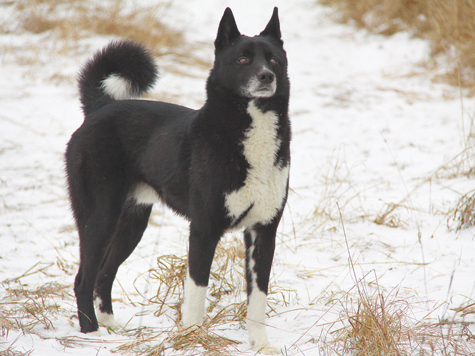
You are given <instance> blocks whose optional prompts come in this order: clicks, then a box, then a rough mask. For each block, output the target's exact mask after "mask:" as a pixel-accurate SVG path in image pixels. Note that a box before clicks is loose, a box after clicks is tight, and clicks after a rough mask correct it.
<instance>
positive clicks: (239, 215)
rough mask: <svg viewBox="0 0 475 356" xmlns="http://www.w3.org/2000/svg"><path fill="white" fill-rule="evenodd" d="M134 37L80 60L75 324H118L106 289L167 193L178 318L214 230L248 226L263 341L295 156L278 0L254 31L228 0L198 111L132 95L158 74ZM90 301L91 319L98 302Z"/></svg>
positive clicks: (264, 342)
mask: <svg viewBox="0 0 475 356" xmlns="http://www.w3.org/2000/svg"><path fill="white" fill-rule="evenodd" d="M157 74H158V71H157V68H156V66H155V64H154V60H153V58H152V57H151V55H150V54H149V52H148V51H147V50H146V49H145V48H144V47H143V46H142V45H140V44H137V43H135V42H132V41H128V40H124V41H119V42H113V43H111V44H110V45H109V46H107V47H106V48H105V49H103V50H102V51H100V52H98V53H97V54H96V55H95V56H94V58H93V59H92V60H90V61H89V62H88V63H87V64H86V65H85V67H84V68H83V70H82V72H81V74H80V78H79V87H80V97H81V103H82V108H83V111H84V115H85V120H84V123H83V124H82V126H81V127H80V128H79V129H78V130H77V131H76V132H75V133H74V134H73V135H72V138H71V140H70V141H69V144H68V147H67V151H66V168H67V177H68V184H69V193H70V199H71V205H72V209H73V212H74V217H75V219H76V223H77V227H78V231H79V237H80V266H79V272H78V274H77V276H76V281H75V287H74V290H75V293H76V298H77V306H78V316H79V323H80V325H81V331H82V332H84V333H91V332H97V331H98V321H99V322H100V323H101V324H104V325H106V326H111V327H116V326H117V324H116V322H115V321H114V317H113V313H112V302H111V288H112V283H113V281H114V278H115V275H116V273H117V269H118V268H119V266H120V264H121V263H122V262H123V261H125V259H126V258H127V257H128V256H129V255H130V254H131V253H132V251H133V250H134V248H135V247H136V246H137V244H138V243H139V241H140V239H141V237H142V234H143V232H144V230H145V228H146V226H147V223H148V219H149V216H150V212H151V210H152V204H153V203H154V202H158V201H162V202H164V203H166V204H167V205H168V206H169V207H171V208H172V209H173V210H174V211H175V212H177V213H178V214H180V215H182V216H184V217H186V218H187V219H188V220H189V221H190V240H189V256H188V274H187V278H186V282H185V296H184V306H183V325H184V326H185V327H186V326H192V325H199V324H200V323H201V322H202V319H203V317H204V314H205V297H206V289H207V288H206V287H207V285H208V279H209V274H210V267H211V263H212V260H213V256H214V252H215V248H216V245H217V243H218V241H219V240H220V237H221V236H222V235H223V234H224V233H225V232H226V231H229V230H231V229H238V228H241V227H243V228H244V239H245V245H246V250H247V251H246V252H247V254H246V279H247V286H248V287H247V293H248V309H247V325H248V330H249V338H250V342H251V345H252V347H253V348H254V349H255V350H260V351H262V352H264V353H275V352H276V351H277V350H276V349H275V348H272V347H271V346H270V345H269V340H268V337H267V332H266V329H265V325H264V318H265V310H266V295H267V288H268V284H269V274H270V270H271V265H272V259H273V255H274V247H275V236H276V230H277V226H278V224H279V221H280V218H281V216H282V211H283V209H284V205H285V203H286V199H287V191H288V181H289V167H290V121H289V117H288V105H289V79H288V77H287V58H286V53H285V51H284V49H283V43H282V40H281V33H280V24H279V18H278V13H277V8H275V9H274V13H273V15H272V18H271V20H270V21H269V23H268V24H267V26H266V28H265V29H264V31H262V32H261V33H260V34H259V35H258V36H255V37H247V36H244V35H241V34H240V32H239V30H238V28H237V26H236V22H235V20H234V16H233V14H232V12H231V10H230V9H229V8H227V9H226V11H225V12H224V15H223V18H222V19H221V22H220V25H219V30H218V34H217V38H216V41H215V62H214V68H213V69H212V70H211V72H210V75H209V78H208V81H207V86H206V90H207V100H206V102H205V104H204V106H203V107H202V108H201V109H200V110H192V109H189V108H186V107H182V106H178V105H173V104H169V103H163V102H155V101H146V100H132V98H133V97H138V96H140V95H141V94H143V93H144V92H146V91H147V90H148V89H150V87H151V86H152V85H153V84H154V82H155V81H156V79H157ZM94 304H96V307H97V308H98V310H97V318H96V313H95V311H94V309H95V308H94Z"/></svg>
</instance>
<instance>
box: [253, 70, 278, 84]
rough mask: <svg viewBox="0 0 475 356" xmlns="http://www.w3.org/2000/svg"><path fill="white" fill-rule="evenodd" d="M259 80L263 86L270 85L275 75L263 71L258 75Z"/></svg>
mask: <svg viewBox="0 0 475 356" xmlns="http://www.w3.org/2000/svg"><path fill="white" fill-rule="evenodd" d="M257 79H259V81H260V82H261V83H263V84H270V83H272V82H273V81H274V79H275V75H274V73H272V72H271V71H268V70H263V71H260V72H259V73H257Z"/></svg>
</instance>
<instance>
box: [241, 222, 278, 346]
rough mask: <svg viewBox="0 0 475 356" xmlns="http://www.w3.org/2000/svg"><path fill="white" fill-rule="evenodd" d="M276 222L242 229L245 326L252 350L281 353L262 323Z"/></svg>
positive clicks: (263, 321) (272, 255)
mask: <svg viewBox="0 0 475 356" xmlns="http://www.w3.org/2000/svg"><path fill="white" fill-rule="evenodd" d="M277 225H278V221H277V222H274V223H272V224H271V225H268V226H261V225H259V226H256V227H254V228H252V229H246V230H245V231H244V239H245V243H246V280H247V329H248V332H249V341H250V343H251V346H252V348H253V350H255V351H258V352H261V353H264V354H268V355H274V354H280V351H279V349H277V348H275V347H273V346H271V345H270V342H269V338H268V336H267V330H266V326H265V316H266V307H267V289H268V286H269V275H270V270H271V267H272V260H273V258H274V249H275V235H276V231H277Z"/></svg>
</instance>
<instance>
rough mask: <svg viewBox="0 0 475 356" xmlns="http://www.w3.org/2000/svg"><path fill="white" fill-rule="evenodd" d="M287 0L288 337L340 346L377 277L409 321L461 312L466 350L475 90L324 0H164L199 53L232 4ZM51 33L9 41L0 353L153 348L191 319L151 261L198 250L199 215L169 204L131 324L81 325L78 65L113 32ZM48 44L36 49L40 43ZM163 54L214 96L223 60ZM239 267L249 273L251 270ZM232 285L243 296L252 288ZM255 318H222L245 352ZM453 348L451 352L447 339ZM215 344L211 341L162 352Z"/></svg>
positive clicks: (259, 11) (179, 75)
mask: <svg viewBox="0 0 475 356" xmlns="http://www.w3.org/2000/svg"><path fill="white" fill-rule="evenodd" d="M274 5H277V6H279V12H280V19H281V29H282V34H283V40H284V43H285V49H286V51H287V53H288V58H289V76H290V80H291V121H292V128H293V141H292V169H291V183H290V187H291V192H290V196H289V201H288V204H287V207H286V210H285V214H284V217H283V220H282V222H281V225H280V228H279V235H278V245H277V249H276V257H275V263H274V267H273V272H272V281H271V294H270V297H271V298H270V299H271V301H270V306H269V318H268V319H267V322H268V324H269V328H268V332H269V337H270V340H271V342H272V343H273V344H274V345H275V346H276V347H279V348H281V349H282V350H283V351H282V352H283V354H284V355H323V354H332V352H331V350H330V348H329V345H332V340H333V339H334V338H335V337H336V335H339V334H338V330H340V329H341V328H342V327H346V326H348V322H347V319H348V314H351V312H352V311H354V310H355V309H356V306H355V305H356V304H354V303H357V300H358V298H360V297H361V294H360V292H361V290H363V291H364V292H365V293H366V295H367V296H369V297H371V296H373V295H377V296H384V297H385V298H386V299H387V300H389V301H392V302H394V305H402V309H404V311H405V313H406V314H407V318H408V323H409V327H414V328H417V327H420V326H421V325H423V324H424V325H425V324H427V325H429V324H436V323H437V322H442V324H444V323H445V325H446V326H444V327H442V326H440V327H439V329H438V330H439V332H440V333H441V334H442V338H436V339H435V340H436V341H434V344H437V343H441V342H442V343H443V342H450V340H451V337H452V336H451V335H452V334H453V335H455V336H453V337H454V338H456V336H457V335H458V337H459V339H460V340H459V339H457V340H459V341H460V342H461V343H462V345H463V347H464V350H465V351H464V354H466V350H469V351H470V350H471V352H472V353H475V340H474V339H473V336H471V335H472V333H475V324H474V323H475V310H474V308H473V306H472V308H471V309H470V308H468V307H467V306H470V304H473V303H474V299H475V290H474V289H475V280H474V271H475V246H474V245H475V241H474V237H475V228H469V229H462V230H459V231H457V230H456V227H457V222H456V221H453V219H450V216H451V215H452V214H453V210H454V208H455V207H456V205H457V202H458V201H459V199H460V198H461V197H462V196H463V195H464V194H467V193H470V192H472V194H473V190H474V188H475V187H474V182H473V173H472V176H471V178H467V175H466V174H465V173H466V172H467V171H468V170H469V169H470V168H472V169H473V167H474V164H473V162H474V158H473V157H474V154H475V152H474V136H473V132H474V126H473V125H474V121H473V119H474V116H475V100H474V98H467V97H464V96H463V93H462V94H461V92H460V91H459V89H458V88H453V87H449V86H447V85H445V84H442V83H437V82H435V81H433V80H432V79H433V78H434V77H435V75H436V74H437V71H436V70H433V71H429V70H428V69H427V60H428V53H429V47H428V44H427V43H426V42H424V41H422V40H418V39H412V38H410V36H409V35H407V34H397V35H394V36H392V37H381V36H375V35H371V34H368V33H367V32H365V31H360V30H356V29H355V28H353V27H351V26H346V25H341V24H336V23H335V22H334V21H333V20H332V18H331V14H332V12H331V10H330V9H328V8H325V7H321V6H319V5H316V4H315V2H313V1H303V0H291V1H288V0H286V1H284V0H281V1H280V0H279V1H277V0H276V1H273V2H270V1H259V2H257V1H248V0H245V1H243V0H239V1H237V0H236V1H224V0H212V1H204V0H198V1H196V0H194V1H191V0H186V1H181V2H179V1H172V2H171V3H170V6H169V7H168V8H167V10H166V13H165V15H166V19H167V20H166V21H167V22H168V23H170V24H172V25H174V26H176V27H178V28H180V29H182V30H183V31H184V34H185V37H186V39H187V41H189V42H193V41H200V42H202V43H203V45H202V46H201V48H200V49H199V51H198V52H199V53H198V55H200V56H201V57H202V58H204V59H206V60H208V61H209V62H211V60H212V56H213V47H212V44H213V41H214V37H215V34H216V31H217V26H218V23H219V20H220V19H221V16H222V13H223V11H224V8H225V7H226V6H230V7H231V8H232V10H233V12H234V15H235V17H236V21H237V24H238V27H239V29H240V31H241V32H242V33H244V34H247V35H254V34H257V33H259V32H260V31H261V30H262V29H263V28H264V26H265V24H266V23H267V21H268V20H269V18H270V16H271V13H272V8H273V6H274ZM7 10H8V6H7V5H0V14H1V13H2V12H3V15H2V17H4V16H6V15H8V14H7V13H8V11H7ZM45 36H46V35H44V34H39V35H33V34H24V35H1V36H0V45H2V46H3V48H5V46H9V45H13V44H14V45H15V46H16V45H19V44H23V43H24V44H28V43H31V42H34V41H42V42H41V43H42V48H41V50H39V51H37V52H35V53H30V52H28V50H25V51H24V53H23V52H22V53H11V52H4V53H0V81H1V86H0V93H1V95H0V317H1V319H0V321H1V322H2V329H1V330H2V331H1V332H0V354H3V353H2V352H3V351H5V350H9V351H8V352H5V354H7V355H17V354H18V355H20V354H22V355H23V354H28V355H30V354H31V355H48V356H56V355H63V354H68V355H101V356H105V355H113V354H114V355H117V354H134V353H136V354H145V353H143V350H144V348H146V347H153V346H156V345H159V344H160V343H161V342H162V341H163V340H164V339H165V338H167V337H169V334H171V333H173V332H176V328H175V327H174V325H175V319H176V311H175V309H173V308H172V307H171V305H172V304H173V303H176V302H177V301H178V299H177V296H171V297H170V299H169V301H165V305H164V308H165V309H164V311H163V312H162V315H160V316H155V315H154V313H155V312H156V311H157V303H156V302H152V301H151V300H153V296H154V295H155V294H156V293H157V290H158V288H159V286H160V284H159V282H158V281H157V278H156V276H155V274H154V273H153V272H152V273H149V272H148V271H149V270H150V269H152V268H155V267H157V262H156V261H157V257H159V256H163V255H177V256H180V257H183V256H185V254H186V246H187V222H186V221H184V220H182V219H180V218H178V217H176V216H174V214H173V213H172V212H171V211H170V210H167V209H166V208H164V207H162V206H159V205H157V206H156V207H155V208H154V213H153V216H152V218H151V224H150V226H149V228H148V229H147V231H146V233H145V235H144V238H143V241H142V243H141V244H140V245H139V247H138V248H137V250H136V251H135V252H134V254H133V255H132V256H131V257H130V258H129V259H128V260H127V261H126V263H124V265H123V266H122V267H121V269H120V270H119V274H118V277H117V280H116V282H115V284H114V290H113V298H115V302H114V308H115V313H116V318H117V320H118V321H119V322H120V323H121V324H123V325H126V327H125V329H126V330H124V331H119V332H118V333H116V334H114V333H108V332H107V330H105V329H103V330H102V331H103V334H104V336H103V337H102V338H86V337H85V336H84V334H81V333H80V332H79V325H78V320H77V317H76V306H75V300H74V297H73V291H72V284H73V280H74V276H75V273H76V269H77V265H78V238H77V231H76V229H75V227H74V222H73V219H72V214H71V212H70V210H69V203H68V199H67V193H66V189H65V177H64V172H63V166H64V163H63V153H64V150H65V146H66V143H67V142H68V140H69V137H70V136H71V134H72V133H73V132H74V131H75V130H76V129H77V128H78V127H79V126H80V125H81V123H82V114H81V111H80V106H79V100H78V93H77V90H76V84H75V73H77V71H78V70H79V68H80V67H81V66H82V64H83V63H84V61H85V60H86V59H87V58H88V57H90V55H91V54H92V53H93V52H94V51H95V50H96V49H98V48H100V47H102V46H103V45H105V44H106V43H108V42H109V41H110V40H111V38H107V37H97V38H94V39H90V38H89V39H87V40H84V41H85V42H84V45H87V46H89V48H90V51H84V52H81V53H80V54H78V55H75V56H69V57H67V56H60V55H56V54H52V53H53V51H52V49H53V48H54V46H55V44H54V43H50V42H48V40H47V37H45ZM43 44H44V45H43ZM33 56H34V57H35V61H32V63H30V62H29V61H28V60H27V59H25V58H31V57H33ZM157 61H158V63H159V65H160V64H162V73H161V79H160V81H159V83H158V84H157V86H156V88H155V89H154V93H153V95H154V96H156V97H166V98H173V99H172V100H173V101H174V102H175V103H178V104H182V105H187V106H190V107H193V108H199V107H200V106H201V104H202V103H203V101H204V99H205V97H204V94H205V91H204V86H205V80H206V77H207V73H208V70H209V68H207V69H204V68H201V67H193V66H189V67H186V66H183V65H181V67H180V70H179V71H172V70H169V69H170V68H173V62H172V61H171V59H169V58H167V57H164V58H159V59H157ZM185 73H188V74H189V75H187V74H185ZM376 222H378V224H377V223H376ZM238 241H239V234H237V233H234V234H232V235H229V236H225V238H224V240H223V243H224V246H225V247H226V248H229V249H232V247H233V245H234V244H236V243H237V242H238ZM350 256H351V260H350ZM350 262H351V263H350ZM236 263H237V262H236ZM351 265H352V266H353V267H351ZM239 266H241V263H239ZM233 278H234V279H235V281H234V282H235V283H240V284H241V285H242V287H241V290H243V286H244V284H243V283H244V281H243V280H242V278H241V279H240V278H239V276H237V277H236V276H235V275H234V277H233ZM48 290H50V291H51V290H54V293H52V292H48ZM359 291H360V292H359ZM224 300H226V301H227V302H228V303H230V304H232V303H242V302H243V301H245V293H244V290H243V292H239V293H235V294H234V295H232V296H229V297H228V298H227V299H224ZM209 302H210V303H212V302H213V297H210V300H209ZM22 306H24V310H23V311H22V313H23V314H21V315H24V320H23V319H22V318H18V319H16V320H15V325H10V326H9V327H7V326H6V324H4V321H5V320H7V319H5V320H4V317H5V318H6V316H7V315H8V314H9V313H11V312H12V310H14V309H15V308H16V309H17V310H19V309H21V307H22ZM224 307H226V303H224V304H223V303H221V304H220V305H219V306H218V309H219V308H224ZM32 308H33V309H34V308H39V309H41V308H43V310H47V312H45V313H43V314H42V313H38V312H36V313H35V312H34V311H33V310H32ZM463 311H466V312H467V311H468V312H467V313H464V312H463ZM213 313H216V310H215V311H214V312H213ZM19 315H20V314H19ZM34 315H36V316H34ZM38 316H40V317H38ZM41 316H42V317H41ZM8 320H10V322H11V319H8ZM411 323H412V324H411ZM241 324H242V323H241V322H240V321H235V320H234V321H233V320H230V321H228V322H226V323H223V324H220V325H218V326H216V327H215V328H214V329H213V332H214V333H216V334H217V335H221V336H225V337H227V338H230V339H232V340H235V341H237V342H238V344H236V345H235V346H232V347H230V348H228V351H229V352H230V353H231V354H240V353H243V354H249V355H252V354H253V353H252V352H251V351H248V350H249V348H250V345H249V343H248V341H247V332H246V330H244V329H243V328H242V327H241ZM447 325H448V326H450V327H448V326H447ZM144 327H145V328H144ZM22 329H23V330H22ZM431 330H432V329H431ZM443 335H446V336H445V337H444V336H443ZM147 337H150V341H148V342H147V341H146V340H145V339H146V338H147ZM470 338H471V339H470ZM463 340H465V341H463ZM134 342H136V347H135V348H134V347H128V348H126V347H124V345H129V346H130V345H134ZM165 346H166V345H165ZM443 348H444V347H440V348H439V349H438V351H434V354H446V353H443V352H441V351H440V350H443ZM423 349H424V350H426V352H428V351H427V350H430V347H429V346H427V345H425V344H423V343H422V342H418V341H413V342H412V343H410V342H409V343H407V350H408V354H414V355H416V354H417V355H419V354H423V353H422V350H423ZM446 349H447V350H452V351H450V352H451V353H450V352H449V353H447V354H451V355H453V354H457V352H456V351H453V349H450V347H449V346H447V347H446ZM1 350H3V351H1ZM141 350H142V351H141ZM200 353H202V349H200V347H196V348H194V349H193V350H182V351H176V350H173V349H167V350H165V351H163V353H162V354H163V355H191V354H200ZM335 354H336V353H335ZM428 354H429V353H428ZM459 354H462V353H459ZM157 355H158V353H157Z"/></svg>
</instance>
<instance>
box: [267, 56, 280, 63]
mask: <svg viewBox="0 0 475 356" xmlns="http://www.w3.org/2000/svg"><path fill="white" fill-rule="evenodd" d="M269 63H270V64H277V63H279V60H278V59H277V58H276V57H270V59H269Z"/></svg>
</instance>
